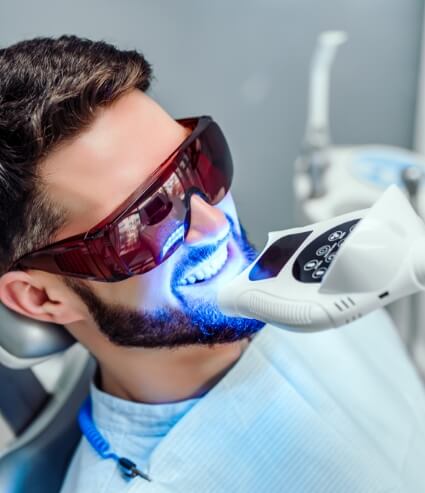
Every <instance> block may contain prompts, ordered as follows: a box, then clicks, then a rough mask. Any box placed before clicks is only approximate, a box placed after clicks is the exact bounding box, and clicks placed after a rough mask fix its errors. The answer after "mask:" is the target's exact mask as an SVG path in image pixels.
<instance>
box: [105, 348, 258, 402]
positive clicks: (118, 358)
mask: <svg viewBox="0 0 425 493" xmlns="http://www.w3.org/2000/svg"><path fill="white" fill-rule="evenodd" d="M248 344H249V340H248V339H243V340H241V341H237V342H233V343H229V344H217V345H215V346H187V347H182V348H178V349H134V348H131V349H128V348H117V349H116V354H113V355H111V354H109V355H108V356H107V358H105V362H101V361H99V370H100V371H99V373H100V378H99V380H100V381H99V382H98V385H99V386H100V388H101V390H103V391H104V392H107V393H109V394H111V395H114V396H116V397H120V398H121V399H126V400H130V401H134V402H144V403H152V404H158V403H165V402H177V401H182V400H185V399H191V398H195V397H200V396H202V395H203V394H205V393H206V392H208V390H210V389H211V388H212V387H213V386H214V385H215V384H216V383H217V382H218V381H219V380H221V378H222V377H223V376H224V375H225V374H226V373H227V372H228V371H229V369H230V368H231V367H232V366H233V365H234V364H235V363H236V362H237V361H238V360H239V358H240V357H241V355H242V353H243V351H244V350H245V349H246V347H247V346H248ZM114 353H115V351H114Z"/></svg>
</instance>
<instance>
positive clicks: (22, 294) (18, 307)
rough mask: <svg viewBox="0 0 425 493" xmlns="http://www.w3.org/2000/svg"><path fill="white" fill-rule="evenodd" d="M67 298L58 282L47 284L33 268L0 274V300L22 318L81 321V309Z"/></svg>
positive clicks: (68, 321)
mask: <svg viewBox="0 0 425 493" xmlns="http://www.w3.org/2000/svg"><path fill="white" fill-rule="evenodd" d="M66 298H67V297H66V291H65V290H64V289H60V287H59V286H58V284H57V283H56V284H50V285H49V282H48V281H46V279H45V278H44V276H37V275H34V273H32V271H29V272H24V271H10V272H6V274H4V275H3V276H1V277H0V301H1V302H2V303H3V304H5V305H6V306H7V307H8V308H10V309H11V310H14V311H15V312H17V313H20V314H21V315H24V316H25V317H29V318H33V319H36V320H41V321H43V322H53V323H56V324H61V325H65V324H70V323H72V322H76V321H78V320H82V319H83V318H84V315H83V313H82V311H80V310H78V308H77V307H76V306H75V304H73V303H67V299H66Z"/></svg>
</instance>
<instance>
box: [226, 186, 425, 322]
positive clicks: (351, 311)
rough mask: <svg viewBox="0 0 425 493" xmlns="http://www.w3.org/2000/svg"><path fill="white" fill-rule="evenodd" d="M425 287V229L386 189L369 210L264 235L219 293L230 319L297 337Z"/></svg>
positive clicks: (407, 206)
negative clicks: (248, 320)
mask: <svg viewBox="0 0 425 493" xmlns="http://www.w3.org/2000/svg"><path fill="white" fill-rule="evenodd" d="M423 289H425V225H424V223H423V221H422V220H421V219H420V218H419V217H418V216H417V214H416V213H415V211H414V210H413V208H412V206H411V205H410V204H409V201H408V200H407V198H406V197H405V196H404V195H403V193H402V192H401V191H400V190H399V189H398V188H397V187H396V186H391V187H390V188H388V189H387V190H386V191H385V193H384V194H383V195H382V196H381V197H380V199H379V200H378V201H377V202H376V203H375V204H374V205H373V206H372V207H371V208H370V209H366V210H361V211H357V212H352V213H348V214H344V215H342V216H339V217H336V218H333V219H329V220H326V221H322V222H319V223H316V224H313V225H310V226H306V227H302V228H294V229H290V230H285V231H275V232H272V233H269V237H268V241H267V244H266V246H265V248H264V249H263V251H262V252H261V253H260V255H259V256H258V258H257V259H256V261H255V262H254V263H253V264H251V265H249V266H248V267H247V268H246V269H245V270H244V271H243V272H242V273H241V274H239V275H238V276H237V277H236V278H235V279H233V280H232V281H231V282H230V283H229V284H227V285H226V287H224V288H223V289H222V290H221V291H220V292H219V295H218V303H219V306H220V308H221V310H222V311H223V312H224V313H225V314H227V315H230V316H242V317H247V318H254V319H257V320H261V321H263V322H266V323H271V324H273V325H276V326H279V327H283V328H286V329H289V330H296V331H316V330H322V329H327V328H336V327H339V326H341V325H344V324H347V323H349V322H352V321H354V320H356V319H358V318H360V317H362V316H364V315H366V314H367V313H369V312H371V311H373V310H376V309H378V308H381V307H383V306H385V305H387V304H389V303H391V302H393V301H395V300H397V299H399V298H402V297H405V296H408V295H410V294H413V293H416V292H418V291H421V290H423Z"/></svg>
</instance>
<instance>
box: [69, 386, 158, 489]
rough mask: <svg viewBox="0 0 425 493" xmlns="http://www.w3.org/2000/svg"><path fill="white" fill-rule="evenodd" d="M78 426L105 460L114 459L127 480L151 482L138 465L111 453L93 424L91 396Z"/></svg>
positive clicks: (83, 408) (83, 406)
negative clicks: (135, 478) (134, 479)
mask: <svg viewBox="0 0 425 493" xmlns="http://www.w3.org/2000/svg"><path fill="white" fill-rule="evenodd" d="M78 424H79V425H80V429H81V432H82V433H83V435H84V436H85V437H86V438H87V441H88V442H89V443H90V445H91V446H92V447H93V448H94V449H95V450H96V452H97V453H98V454H99V455H100V456H101V457H102V458H103V459H114V460H115V461H116V462H117V464H118V466H119V468H120V470H121V472H122V473H123V475H124V476H125V477H126V478H129V479H132V478H134V477H136V476H140V477H141V478H143V479H146V480H147V481H151V479H150V478H149V476H147V475H146V474H144V473H143V472H141V471H140V470H139V469H138V468H137V465H136V464H135V463H134V462H132V461H131V460H130V459H127V458H126V457H118V455H117V454H115V453H114V452H109V448H110V445H109V443H108V442H107V440H105V438H103V436H102V435H101V434H100V432H99V431H98V429H97V428H96V425H95V424H94V422H93V418H92V412H91V399H90V396H89V397H87V399H86V400H85V401H84V402H83V405H82V406H81V408H80V411H79V413H78Z"/></svg>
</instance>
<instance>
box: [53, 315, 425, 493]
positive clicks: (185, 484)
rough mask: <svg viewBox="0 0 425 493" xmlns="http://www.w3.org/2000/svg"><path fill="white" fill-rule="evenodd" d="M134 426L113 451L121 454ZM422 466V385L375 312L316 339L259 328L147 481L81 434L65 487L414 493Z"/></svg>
mask: <svg viewBox="0 0 425 493" xmlns="http://www.w3.org/2000/svg"><path fill="white" fill-rule="evenodd" d="M94 419H96V416H94ZM99 429H100V431H101V432H102V428H101V427H99ZM132 431H133V432H134V433H135V434H136V433H137V429H133V430H132V429H131V428H130V427H129V428H128V429H127V430H126V432H125V433H123V432H122V430H120V431H118V430H117V432H116V434H114V433H108V440H109V442H110V443H111V446H112V448H114V449H115V450H117V452H118V453H120V454H122V455H126V456H129V455H130V454H129V446H128V445H127V443H129V442H131V434H132ZM131 453H132V455H130V456H129V458H130V459H132V460H134V461H135V462H137V457H134V453H135V451H134V448H133V447H132V450H131ZM424 464H425V393H424V389H423V387H422V386H421V383H420V382H419V380H418V377H417V375H416V373H415V371H414V369H413V368H412V366H411V364H410V363H409V361H408V360H407V358H406V356H405V353H404V351H403V349H402V347H401V344H400V341H399V339H398V336H397V335H396V333H395V331H394V329H393V327H392V324H391V321H390V320H389V318H388V316H387V315H386V314H385V313H384V312H382V311H379V312H375V313H373V314H371V315H369V316H367V317H364V318H363V319H361V320H358V321H357V322H355V323H352V324H350V325H348V326H346V327H344V328H342V329H339V330H337V331H333V330H330V331H325V332H319V333H315V334H299V333H291V332H288V331H284V330H282V329H278V328H275V327H273V326H266V327H265V328H264V329H263V330H262V331H261V332H260V334H258V335H257V336H256V337H255V338H254V340H253V341H252V342H251V344H250V346H249V347H248V349H247V350H246V351H245V353H244V354H243V356H242V357H241V358H240V360H239V361H238V362H237V364H235V365H234V366H233V367H232V369H231V370H230V371H229V372H228V373H227V374H226V376H225V377H224V378H223V379H222V380H221V381H220V382H219V383H218V384H217V385H216V386H215V387H214V388H213V389H211V390H210V392H209V393H208V394H206V395H205V396H204V397H203V398H202V399H200V400H199V402H197V403H196V404H195V405H194V406H193V407H192V408H191V409H190V410H189V411H188V412H187V413H186V414H185V415H184V416H183V417H182V418H181V419H180V421H178V422H177V424H175V425H174V426H173V427H172V428H171V430H170V431H169V433H168V434H167V435H166V436H165V437H164V438H163V439H162V441H161V442H160V443H159V445H158V446H157V447H156V449H155V450H154V451H153V453H152V455H151V457H150V461H149V468H148V470H147V472H148V474H149V476H150V477H151V478H152V481H151V482H147V481H145V480H143V479H141V478H134V479H133V480H131V481H130V482H126V481H125V480H124V479H122V480H121V478H119V477H118V476H117V475H116V473H115V468H116V465H115V463H114V462H113V461H110V460H102V459H101V458H99V457H97V456H96V454H95V452H94V451H93V450H92V449H91V447H90V445H88V443H87V442H85V441H84V440H83V441H82V443H81V444H80V447H79V449H78V451H77V453H76V455H75V456H74V459H73V463H72V465H71V467H70V470H69V473H68V477H67V481H66V483H65V485H64V488H63V490H62V493H68V492H70V491H71V487H72V488H73V489H72V493H88V492H93V491H96V492H99V493H109V492H113V493H121V492H126V493H130V492H131V493H139V492H140V493H152V492H155V493H165V492H173V493H174V492H181V493H198V492H202V493H209V492H211V493H222V492H223V493H227V492H232V493H233V492H241V493H250V492H256V493H257V492H267V493H282V492H285V493H307V492H314V493H330V492H332V493H354V492H356V493H369V492H370V493H371V492H373V493H375V492H382V493H384V492H385V493H388V492H391V493H393V492H400V493H420V492H423V491H424V485H425V467H424ZM106 477H108V478H110V481H109V482H108V484H105V478H106ZM101 484H102V487H101V488H100V487H99V486H100V485H101Z"/></svg>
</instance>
